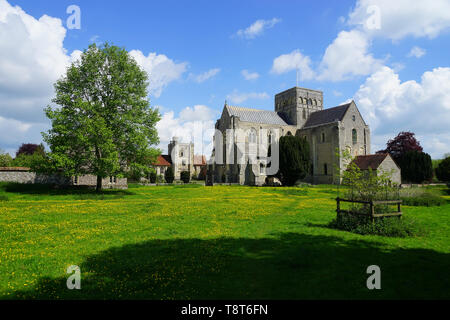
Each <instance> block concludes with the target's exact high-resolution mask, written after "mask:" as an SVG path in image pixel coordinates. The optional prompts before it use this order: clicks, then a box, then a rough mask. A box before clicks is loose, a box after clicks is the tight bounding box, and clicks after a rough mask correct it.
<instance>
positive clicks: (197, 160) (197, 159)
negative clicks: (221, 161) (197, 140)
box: [194, 155, 206, 166]
mask: <svg viewBox="0 0 450 320" xmlns="http://www.w3.org/2000/svg"><path fill="white" fill-rule="evenodd" d="M205 165H206V157H205V156H204V155H194V166H205Z"/></svg>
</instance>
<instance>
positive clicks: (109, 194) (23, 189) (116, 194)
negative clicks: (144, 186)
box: [0, 183, 135, 200]
mask: <svg viewBox="0 0 450 320" xmlns="http://www.w3.org/2000/svg"><path fill="white" fill-rule="evenodd" d="M0 190H4V192H6V193H18V194H28V195H48V196H61V195H74V196H76V197H75V198H77V199H80V200H87V199H104V198H108V199H109V198H123V197H124V196H129V195H134V194H135V193H134V192H132V191H129V190H122V189H103V190H102V191H101V192H100V193H98V192H96V191H95V188H93V187H89V186H57V185H48V184H22V183H2V184H0Z"/></svg>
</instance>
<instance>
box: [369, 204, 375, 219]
mask: <svg viewBox="0 0 450 320" xmlns="http://www.w3.org/2000/svg"><path fill="white" fill-rule="evenodd" d="M370 217H371V220H372V223H373V222H374V221H375V207H374V204H373V201H372V200H370Z"/></svg>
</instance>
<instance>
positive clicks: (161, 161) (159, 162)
mask: <svg viewBox="0 0 450 320" xmlns="http://www.w3.org/2000/svg"><path fill="white" fill-rule="evenodd" d="M153 165H155V166H167V167H170V166H171V165H172V158H171V157H170V156H169V155H167V154H161V155H159V156H158V158H157V159H156V162H155V163H154V164H153Z"/></svg>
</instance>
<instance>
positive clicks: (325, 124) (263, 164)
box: [210, 87, 370, 185]
mask: <svg viewBox="0 0 450 320" xmlns="http://www.w3.org/2000/svg"><path fill="white" fill-rule="evenodd" d="M274 109H275V110H274V111H267V110H260V109H251V108H243V107H237V106H230V105H228V104H227V103H225V106H224V108H223V111H222V115H221V117H220V119H219V120H217V122H216V125H215V128H216V134H215V135H214V145H215V147H214V149H213V153H212V156H211V162H210V163H212V164H211V166H210V168H211V170H212V174H213V176H214V181H216V182H226V183H239V184H247V185H262V184H264V183H265V181H266V177H267V176H268V174H267V171H268V170H267V169H268V167H269V166H270V165H271V164H270V163H268V161H267V157H261V156H260V155H261V153H259V152H258V148H260V147H261V145H263V144H264V143H266V144H267V143H268V144H270V143H276V142H277V139H279V137H280V136H285V135H296V136H299V137H302V138H306V140H307V141H308V143H309V146H310V157H311V174H310V175H309V176H308V177H306V179H305V181H307V182H311V183H314V184H323V183H327V184H329V183H338V182H339V179H338V177H337V175H336V172H335V165H337V166H338V167H339V168H341V169H343V168H345V166H346V165H347V164H346V163H343V160H342V159H341V158H340V157H338V156H337V155H336V151H337V150H343V149H344V148H347V149H348V150H349V151H350V152H351V154H352V156H358V155H368V154H370V129H369V126H368V125H367V123H366V122H365V121H364V119H363V117H362V116H361V114H360V112H359V110H358V107H357V106H356V104H355V102H354V101H352V102H349V103H346V104H343V105H340V106H337V107H333V108H327V109H324V100H323V93H322V91H318V90H312V89H306V88H300V87H294V88H291V89H289V90H286V91H283V92H280V93H278V94H277V95H275V108H274ZM237 132H245V135H240V134H237ZM230 135H231V136H230ZM218 140H222V141H223V143H222V144H218ZM252 145H254V146H255V147H253V148H252ZM239 155H241V156H242V157H243V159H244V161H238V159H237V157H238V156H239ZM266 155H267V153H266ZM242 157H241V159H242ZM219 158H220V159H219ZM250 160H253V161H250Z"/></svg>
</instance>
